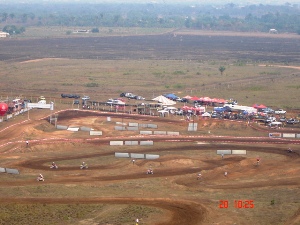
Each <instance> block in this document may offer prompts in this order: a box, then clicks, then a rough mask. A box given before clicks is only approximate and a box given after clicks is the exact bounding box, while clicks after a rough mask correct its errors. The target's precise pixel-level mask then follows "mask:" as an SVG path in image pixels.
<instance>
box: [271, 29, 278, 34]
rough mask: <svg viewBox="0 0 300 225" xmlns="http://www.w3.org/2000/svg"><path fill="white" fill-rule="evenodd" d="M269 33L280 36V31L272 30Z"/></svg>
mask: <svg viewBox="0 0 300 225" xmlns="http://www.w3.org/2000/svg"><path fill="white" fill-rule="evenodd" d="M269 33H270V34H278V30H276V29H270V30H269Z"/></svg>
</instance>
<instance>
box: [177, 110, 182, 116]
mask: <svg viewBox="0 0 300 225" xmlns="http://www.w3.org/2000/svg"><path fill="white" fill-rule="evenodd" d="M175 113H176V115H179V116H182V115H183V110H182V109H180V110H177V111H176V112H175Z"/></svg>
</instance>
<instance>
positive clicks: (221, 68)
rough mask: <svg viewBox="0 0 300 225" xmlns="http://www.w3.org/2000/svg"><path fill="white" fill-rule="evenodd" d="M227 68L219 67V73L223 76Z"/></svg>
mask: <svg viewBox="0 0 300 225" xmlns="http://www.w3.org/2000/svg"><path fill="white" fill-rule="evenodd" d="M225 69H226V68H225V66H220V67H219V71H220V73H221V75H223V72H224V71H225Z"/></svg>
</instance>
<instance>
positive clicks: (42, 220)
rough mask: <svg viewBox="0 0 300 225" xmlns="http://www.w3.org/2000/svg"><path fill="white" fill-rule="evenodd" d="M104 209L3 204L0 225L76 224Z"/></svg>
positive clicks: (88, 206) (68, 205)
mask: <svg viewBox="0 0 300 225" xmlns="http://www.w3.org/2000/svg"><path fill="white" fill-rule="evenodd" d="M102 208H103V205H88V204H15V203H14V204H1V206H0V224H10V225H14V224H45V225H47V224H49V225H50V224H72V223H73V224H74V223H76V222H75V221H77V220H78V219H85V218H89V217H91V216H92V214H93V213H94V212H95V211H98V210H101V209H102Z"/></svg>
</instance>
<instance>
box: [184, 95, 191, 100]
mask: <svg viewBox="0 0 300 225" xmlns="http://www.w3.org/2000/svg"><path fill="white" fill-rule="evenodd" d="M182 98H185V99H191V98H192V97H191V96H189V95H186V96H184V97H182Z"/></svg>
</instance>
